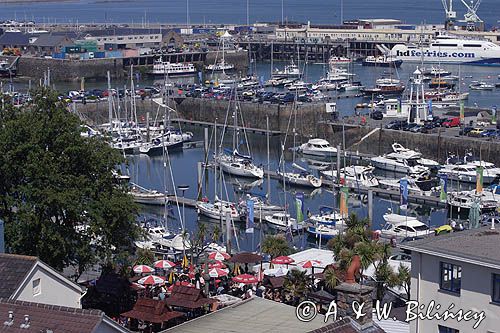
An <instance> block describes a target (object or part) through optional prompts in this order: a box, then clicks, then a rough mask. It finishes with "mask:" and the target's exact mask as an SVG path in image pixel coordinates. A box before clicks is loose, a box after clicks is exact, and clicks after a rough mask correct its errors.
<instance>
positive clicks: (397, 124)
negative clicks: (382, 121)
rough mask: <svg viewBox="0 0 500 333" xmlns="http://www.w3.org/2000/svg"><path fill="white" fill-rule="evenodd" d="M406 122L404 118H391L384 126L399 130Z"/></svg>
mask: <svg viewBox="0 0 500 333" xmlns="http://www.w3.org/2000/svg"><path fill="white" fill-rule="evenodd" d="M406 124H407V122H406V120H393V121H391V122H390V123H388V124H387V125H385V128H387V129H393V130H400V129H402V128H403V126H405V125H406Z"/></svg>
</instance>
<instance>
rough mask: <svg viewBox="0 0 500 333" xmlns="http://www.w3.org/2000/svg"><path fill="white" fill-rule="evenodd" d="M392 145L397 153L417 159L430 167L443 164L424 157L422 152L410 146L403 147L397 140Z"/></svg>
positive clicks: (421, 163)
mask: <svg viewBox="0 0 500 333" xmlns="http://www.w3.org/2000/svg"><path fill="white" fill-rule="evenodd" d="M391 147H392V150H393V151H394V152H395V153H398V154H401V155H403V156H407V158H408V159H417V163H418V164H420V165H423V166H425V167H428V168H429V169H435V168H439V167H440V166H441V164H439V163H438V162H436V161H434V160H431V159H427V158H423V157H422V153H420V152H418V151H415V150H412V149H409V148H405V147H403V145H401V144H399V143H397V142H395V143H393V144H392V146H391Z"/></svg>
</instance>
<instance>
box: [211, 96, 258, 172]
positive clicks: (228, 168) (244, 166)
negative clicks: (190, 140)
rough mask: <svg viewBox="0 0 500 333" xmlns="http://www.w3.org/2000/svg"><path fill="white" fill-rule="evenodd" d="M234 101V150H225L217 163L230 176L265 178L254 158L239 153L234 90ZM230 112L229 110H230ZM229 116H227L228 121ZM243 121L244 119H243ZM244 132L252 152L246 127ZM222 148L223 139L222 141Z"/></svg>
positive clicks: (216, 157) (236, 105)
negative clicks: (254, 162)
mask: <svg viewBox="0 0 500 333" xmlns="http://www.w3.org/2000/svg"><path fill="white" fill-rule="evenodd" d="M233 91H234V97H235V98H234V101H235V108H234V114H233V148H232V149H231V150H229V149H223V150H222V151H221V152H220V153H219V155H217V156H215V162H216V163H217V164H219V166H220V168H221V169H222V170H223V171H224V172H227V173H229V174H232V175H234V176H240V177H251V178H259V179H260V178H264V169H262V168H261V167H258V166H256V165H255V164H253V162H252V157H251V156H250V155H243V154H241V153H240V152H239V151H238V148H239V147H238V146H239V145H238V143H241V142H240V141H239V127H238V116H239V113H238V104H237V103H238V100H237V96H238V94H237V92H236V90H235V89H234V90H233ZM228 112H229V109H228ZM227 118H228V115H226V119H227ZM241 119H242V120H243V117H242V118H241ZM226 128H227V124H225V127H224V131H223V133H222V138H223V137H224V133H225V130H226ZM243 132H244V133H245V141H246V142H247V150H248V151H249V152H250V147H249V146H248V140H247V137H246V132H245V126H243ZM221 146H222V139H221ZM221 148H222V147H221Z"/></svg>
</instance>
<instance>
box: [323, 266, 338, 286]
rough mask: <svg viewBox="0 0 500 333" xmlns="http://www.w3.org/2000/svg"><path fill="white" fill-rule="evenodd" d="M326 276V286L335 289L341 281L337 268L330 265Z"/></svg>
mask: <svg viewBox="0 0 500 333" xmlns="http://www.w3.org/2000/svg"><path fill="white" fill-rule="evenodd" d="M324 276H325V286H326V287H327V288H328V289H329V290H330V291H332V290H334V288H335V287H336V286H338V285H339V282H340V281H339V279H338V277H337V273H336V272H335V270H334V269H333V268H332V267H328V268H327V269H326V270H325V272H324Z"/></svg>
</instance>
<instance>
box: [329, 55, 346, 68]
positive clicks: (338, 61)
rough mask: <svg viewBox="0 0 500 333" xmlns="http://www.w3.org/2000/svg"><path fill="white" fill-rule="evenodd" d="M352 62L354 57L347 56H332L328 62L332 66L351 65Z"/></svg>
mask: <svg viewBox="0 0 500 333" xmlns="http://www.w3.org/2000/svg"><path fill="white" fill-rule="evenodd" d="M350 63H352V59H351V58H346V57H336V56H332V57H330V59H328V64H329V65H330V66H337V65H349V64H350Z"/></svg>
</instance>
